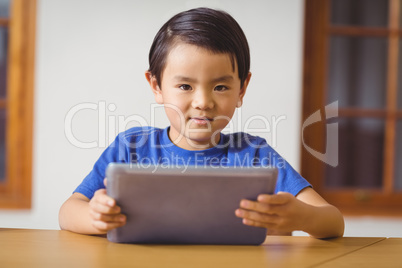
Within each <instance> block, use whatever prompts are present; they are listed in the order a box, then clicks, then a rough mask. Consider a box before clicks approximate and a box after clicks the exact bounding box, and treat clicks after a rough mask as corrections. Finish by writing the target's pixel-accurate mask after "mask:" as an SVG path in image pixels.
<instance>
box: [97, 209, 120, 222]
mask: <svg viewBox="0 0 402 268" xmlns="http://www.w3.org/2000/svg"><path fill="white" fill-rule="evenodd" d="M90 216H91V217H92V219H93V220H96V221H105V222H124V221H125V220H126V216H125V215H123V214H120V213H119V214H105V213H99V212H96V211H94V210H91V211H90Z"/></svg>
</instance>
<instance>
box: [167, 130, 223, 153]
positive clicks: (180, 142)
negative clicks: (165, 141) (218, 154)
mask: <svg viewBox="0 0 402 268" xmlns="http://www.w3.org/2000/svg"><path fill="white" fill-rule="evenodd" d="M168 137H169V139H170V141H171V142H172V143H173V144H174V145H176V146H177V147H180V148H182V149H185V150H188V151H201V150H206V149H210V148H213V147H215V146H216V145H218V144H219V142H220V139H221V134H220V133H219V134H218V135H215V136H214V137H211V138H210V139H207V140H196V139H190V138H189V137H187V136H186V135H181V136H180V135H175V133H172V131H171V128H169V131H168Z"/></svg>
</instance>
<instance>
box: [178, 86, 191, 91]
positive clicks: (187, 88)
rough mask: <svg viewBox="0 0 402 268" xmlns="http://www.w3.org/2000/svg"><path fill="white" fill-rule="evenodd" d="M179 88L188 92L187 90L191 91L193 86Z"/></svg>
mask: <svg viewBox="0 0 402 268" xmlns="http://www.w3.org/2000/svg"><path fill="white" fill-rule="evenodd" d="M179 88H180V89H182V90H186V91H187V90H191V86H190V85H180V86H179Z"/></svg>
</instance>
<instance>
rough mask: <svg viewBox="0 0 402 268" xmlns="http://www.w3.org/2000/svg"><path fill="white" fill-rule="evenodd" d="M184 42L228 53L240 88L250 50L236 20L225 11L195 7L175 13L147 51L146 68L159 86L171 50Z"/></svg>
mask: <svg viewBox="0 0 402 268" xmlns="http://www.w3.org/2000/svg"><path fill="white" fill-rule="evenodd" d="M177 42H184V43H187V44H191V45H196V46H198V47H202V48H205V49H207V50H209V51H211V52H213V53H228V54H229V55H230V56H231V61H232V67H233V70H234V69H235V64H236V63H237V69H238V73H239V78H240V81H241V82H240V83H241V87H243V84H244V81H245V80H246V79H247V76H248V73H249V70H250V49H249V46H248V42H247V39H246V36H245V35H244V32H243V30H242V29H241V27H240V25H239V24H238V23H237V22H236V20H235V19H234V18H233V17H232V16H230V15H229V14H228V13H226V12H225V11H221V10H214V9H210V8H196V9H190V10H188V11H184V12H181V13H178V14H177V15H175V16H173V17H172V18H171V19H170V20H168V21H167V22H166V23H165V24H164V25H163V26H162V28H161V29H160V30H159V31H158V33H157V34H156V36H155V38H154V41H153V43H152V46H151V49H150V51H149V69H148V71H149V72H150V73H151V74H152V75H153V76H155V77H156V80H157V82H158V85H159V87H160V86H161V78H162V72H163V71H164V69H165V67H166V59H167V56H168V54H169V52H170V49H171V48H172V47H173V46H174V45H175V44H176V43H177Z"/></svg>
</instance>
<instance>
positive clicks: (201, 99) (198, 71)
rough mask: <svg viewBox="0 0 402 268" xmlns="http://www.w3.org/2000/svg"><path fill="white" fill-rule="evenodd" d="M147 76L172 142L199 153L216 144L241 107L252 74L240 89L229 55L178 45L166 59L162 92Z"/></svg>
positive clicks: (152, 78)
mask: <svg viewBox="0 0 402 268" xmlns="http://www.w3.org/2000/svg"><path fill="white" fill-rule="evenodd" d="M146 76H147V79H148V81H149V82H150V85H151V87H152V90H153V92H154V95H155V100H156V101H157V102H158V103H159V104H164V106H165V112H166V115H167V117H168V119H169V121H170V132H169V138H170V139H171V140H172V142H173V143H174V144H176V145H177V146H179V147H181V148H183V149H187V150H202V149H206V148H210V147H213V146H215V145H216V144H218V143H219V138H220V132H221V131H222V129H224V128H225V126H226V125H227V124H228V123H229V121H230V119H231V118H232V116H233V113H234V111H235V109H236V107H240V106H241V103H242V100H243V97H244V94H245V91H246V88H247V85H248V82H249V79H250V77H251V74H249V75H248V78H247V80H246V81H245V82H244V86H243V88H240V79H239V76H238V71H237V66H236V68H235V70H233V68H232V63H231V58H230V55H229V54H213V53H212V52H210V51H208V50H206V49H203V48H200V47H197V46H195V45H189V44H185V43H179V44H177V45H176V46H175V47H174V48H172V50H171V51H170V53H169V55H168V57H167V63H166V67H165V70H164V71H163V73H162V78H161V80H162V81H161V83H160V84H161V88H159V86H158V85H157V81H156V79H155V78H154V77H152V76H151V74H150V73H146Z"/></svg>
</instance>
